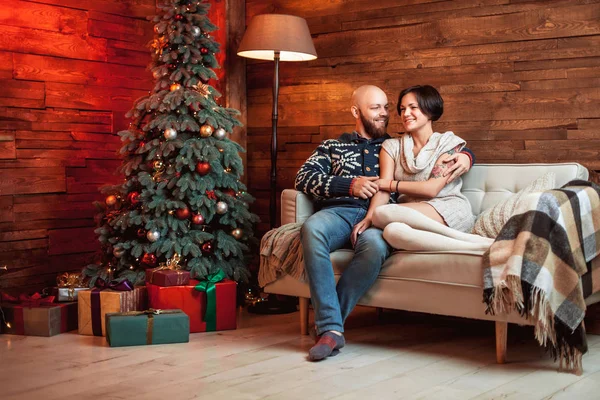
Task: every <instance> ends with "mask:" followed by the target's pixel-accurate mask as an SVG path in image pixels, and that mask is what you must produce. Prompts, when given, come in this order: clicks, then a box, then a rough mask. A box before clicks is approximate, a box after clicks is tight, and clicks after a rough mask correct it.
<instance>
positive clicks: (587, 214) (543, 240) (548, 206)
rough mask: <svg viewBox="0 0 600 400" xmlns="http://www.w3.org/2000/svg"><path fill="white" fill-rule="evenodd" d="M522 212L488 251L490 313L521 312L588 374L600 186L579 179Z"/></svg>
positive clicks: (533, 200)
mask: <svg viewBox="0 0 600 400" xmlns="http://www.w3.org/2000/svg"><path fill="white" fill-rule="evenodd" d="M519 211H520V213H518V214H516V215H513V216H512V217H511V218H510V220H509V221H508V222H507V223H506V224H505V225H504V227H503V228H502V231H501V232H500V234H499V235H498V237H497V238H496V241H495V242H494V243H493V244H492V246H491V247H490V249H489V250H488V251H486V253H485V254H484V256H483V268H484V270H483V272H484V273H483V280H484V286H483V287H484V302H485V303H486V306H487V311H486V312H488V313H491V314H498V313H508V312H510V311H511V310H516V311H518V312H519V313H520V314H521V315H523V316H524V317H526V318H528V319H529V320H531V321H532V322H533V323H534V325H535V336H536V339H537V340H538V342H539V343H540V345H543V346H545V347H546V348H547V349H549V350H550V351H551V353H552V355H553V356H554V359H555V360H556V359H557V358H558V359H559V360H560V368H561V369H563V367H566V368H567V369H570V370H572V371H575V372H576V373H581V371H582V366H581V357H582V355H583V354H584V353H585V352H586V351H587V341H586V336H585V329H584V327H583V318H584V316H585V310H586V305H585V298H586V297H588V296H590V295H591V294H593V293H595V292H597V291H598V290H600V261H599V260H600V257H597V256H598V254H599V253H600V187H599V186H598V185H595V184H594V183H591V182H588V181H580V180H576V181H571V182H569V183H567V184H566V185H565V186H563V187H562V188H560V189H554V190H548V191H545V192H541V193H537V194H535V195H529V197H528V200H527V202H526V203H525V204H524V205H520V206H519Z"/></svg>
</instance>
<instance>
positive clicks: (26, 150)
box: [0, 0, 155, 292]
mask: <svg viewBox="0 0 600 400" xmlns="http://www.w3.org/2000/svg"><path fill="white" fill-rule="evenodd" d="M154 12H155V0H131V1H120V0H77V1H75V0H36V1H35V2H30V1H19V0H3V1H2V5H1V6H0V87H2V88H3V90H0V265H7V266H8V268H9V273H8V274H6V275H4V276H3V277H2V278H1V279H0V288H10V290H9V291H14V292H21V291H23V292H30V291H32V290H38V289H40V288H41V287H43V286H47V285H51V284H52V283H53V282H54V281H55V277H56V274H57V273H58V272H61V271H67V270H80V269H81V268H82V267H83V266H84V265H85V264H87V263H89V262H91V261H93V260H94V253H95V252H96V251H97V250H98V249H99V244H98V242H97V240H96V237H95V235H94V220H93V216H94V214H95V209H94V207H93V205H92V201H94V200H101V199H102V198H103V197H102V196H101V194H100V193H99V191H98V187H99V186H101V185H104V184H108V183H117V182H119V181H120V179H122V178H121V177H119V176H117V175H115V171H116V168H117V167H118V165H119V163H120V161H119V158H118V156H117V154H116V150H118V149H119V148H120V143H121V142H120V140H119V138H118V136H117V135H116V132H118V131H119V130H122V129H124V128H126V127H127V125H128V124H129V122H128V121H127V120H126V119H125V118H124V114H125V112H126V111H128V110H129V109H130V108H131V106H132V105H133V102H134V100H135V99H137V98H138V97H140V96H142V95H144V94H146V93H147V91H148V90H149V89H150V88H151V87H152V85H153V79H152V76H151V74H150V72H149V71H147V70H146V65H147V64H148V63H149V61H150V52H149V49H148V48H147V47H146V44H147V43H148V41H149V40H150V39H151V38H152V34H153V33H152V26H151V24H150V23H149V22H148V21H146V16H147V15H152V14H154Z"/></svg>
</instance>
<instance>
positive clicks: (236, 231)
mask: <svg viewBox="0 0 600 400" xmlns="http://www.w3.org/2000/svg"><path fill="white" fill-rule="evenodd" d="M243 235H244V231H242V230H241V229H240V228H235V229H234V230H232V231H231V236H233V237H234V238H236V239H238V240H239V239H241V238H242V236H243Z"/></svg>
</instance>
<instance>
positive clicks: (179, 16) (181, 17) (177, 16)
mask: <svg viewBox="0 0 600 400" xmlns="http://www.w3.org/2000/svg"><path fill="white" fill-rule="evenodd" d="M182 20H183V15H181V14H177V15H176V16H175V21H182Z"/></svg>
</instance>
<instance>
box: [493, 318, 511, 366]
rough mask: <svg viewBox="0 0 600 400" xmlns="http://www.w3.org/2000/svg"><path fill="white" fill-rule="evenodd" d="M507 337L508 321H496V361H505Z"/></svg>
mask: <svg viewBox="0 0 600 400" xmlns="http://www.w3.org/2000/svg"><path fill="white" fill-rule="evenodd" d="M507 339H508V322H502V321H496V362H497V363H498V364H504V363H506V341H507Z"/></svg>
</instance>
